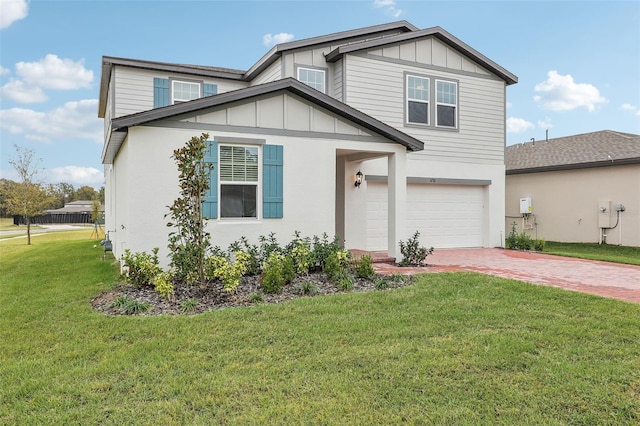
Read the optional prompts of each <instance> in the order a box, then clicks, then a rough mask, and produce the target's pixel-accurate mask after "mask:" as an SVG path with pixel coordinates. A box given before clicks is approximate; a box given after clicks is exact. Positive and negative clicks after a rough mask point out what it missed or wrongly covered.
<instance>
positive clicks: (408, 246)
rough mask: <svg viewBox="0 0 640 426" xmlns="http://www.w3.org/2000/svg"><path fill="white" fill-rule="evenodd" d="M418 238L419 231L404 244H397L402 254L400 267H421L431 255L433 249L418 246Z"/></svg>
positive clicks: (401, 242)
mask: <svg viewBox="0 0 640 426" xmlns="http://www.w3.org/2000/svg"><path fill="white" fill-rule="evenodd" d="M419 237H420V231H416V232H415V233H414V234H413V237H411V238H409V239H408V240H407V242H406V243H405V242H404V241H400V242H399V244H400V253H402V261H401V262H400V266H422V265H424V261H425V259H426V258H427V256H428V255H430V254H432V253H433V247H431V248H426V247H422V246H420V241H419Z"/></svg>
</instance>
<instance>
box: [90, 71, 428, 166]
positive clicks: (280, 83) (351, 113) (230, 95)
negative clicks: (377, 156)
mask: <svg viewBox="0 0 640 426" xmlns="http://www.w3.org/2000/svg"><path fill="white" fill-rule="evenodd" d="M280 91H287V92H290V93H292V94H294V95H297V96H299V97H301V98H303V99H305V100H307V101H310V102H312V103H313V104H315V105H318V106H320V107H322V108H324V109H326V110H328V111H330V112H332V113H334V114H336V115H338V116H340V117H343V118H346V119H347V120H349V121H351V122H353V123H355V124H357V125H359V126H362V127H363V128H365V129H367V130H369V131H372V132H374V133H377V134H379V135H382V136H384V137H386V138H388V139H389V140H392V141H394V142H396V143H399V144H401V145H404V146H405V147H406V148H407V150H408V151H420V150H422V149H424V143H423V142H422V141H420V140H418V139H416V138H414V137H412V136H409V135H408V134H406V133H404V132H401V131H400V130H398V129H396V128H395V127H392V126H389V125H388V124H385V123H383V122H381V121H379V120H377V119H375V118H373V117H371V116H370V115H367V114H365V113H363V112H361V111H359V110H357V109H355V108H353V107H350V106H349V105H347V104H344V103H342V102H340V101H338V100H337V99H335V98H332V97H331V96H329V95H326V94H324V93H321V92H319V91H317V90H316V89H313V88H312V87H309V86H307V85H306V84H304V83H301V82H299V81H298V80H296V79H293V78H285V79H282V80H276V81H273V82H270V83H264V84H259V85H256V86H250V87H247V88H244V89H238V90H234V91H230V92H225V93H221V94H219V95H215V96H207V97H204V98H199V99H195V100H192V101H189V102H182V103H179V104H175V105H169V106H166V107H162V108H155V109H152V110H148V111H143V112H139V113H136V114H130V115H126V116H123V117H118V118H114V119H113V120H112V129H113V132H112V134H114V133H119V134H120V136H119V137H116V138H112V140H110V141H109V142H108V144H107V146H105V149H104V152H103V155H102V160H103V163H108V162H109V161H110V159H111V158H113V157H114V156H115V154H116V153H117V152H118V150H119V149H120V144H121V143H122V141H123V140H124V132H126V131H127V130H128V128H129V127H133V126H140V125H144V124H147V123H150V122H153V121H158V120H164V119H167V118H171V117H180V116H183V115H188V114H194V113H196V112H198V111H201V110H206V109H210V108H216V107H222V106H224V105H227V104H231V103H233V102H239V101H246V100H249V99H251V98H255V97H258V96H265V95H269V94H275V93H276V92H280Z"/></svg>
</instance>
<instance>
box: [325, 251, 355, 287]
mask: <svg viewBox="0 0 640 426" xmlns="http://www.w3.org/2000/svg"><path fill="white" fill-rule="evenodd" d="M349 257H350V253H349V251H348V250H337V251H335V252H333V253H331V254H330V255H329V256H328V257H327V258H326V259H325V262H324V266H323V268H322V272H324V273H325V274H327V278H329V281H331V282H333V283H337V282H338V281H340V280H341V279H342V278H344V277H345V275H347V273H348V270H349Z"/></svg>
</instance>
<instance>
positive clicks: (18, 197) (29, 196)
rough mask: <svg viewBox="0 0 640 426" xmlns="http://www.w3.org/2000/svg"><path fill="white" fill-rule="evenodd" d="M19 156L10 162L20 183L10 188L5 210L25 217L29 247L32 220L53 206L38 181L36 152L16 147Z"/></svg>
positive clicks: (38, 170)
mask: <svg viewBox="0 0 640 426" xmlns="http://www.w3.org/2000/svg"><path fill="white" fill-rule="evenodd" d="M15 149H16V152H17V154H18V156H17V157H16V158H12V159H10V160H9V164H11V165H12V166H13V167H14V168H15V169H16V172H17V173H18V176H20V182H18V183H17V184H16V185H13V186H11V187H10V188H8V190H7V193H6V194H5V200H4V202H5V208H6V211H7V213H8V214H14V215H20V216H24V218H25V220H26V223H27V245H30V244H31V218H32V217H35V216H39V215H41V214H42V213H43V212H44V210H45V209H46V208H47V207H48V206H49V205H50V204H51V201H52V198H51V197H50V196H49V194H48V193H47V191H46V190H45V189H44V188H43V187H42V184H41V183H40V182H38V181H37V176H38V173H39V172H40V168H39V167H38V163H39V162H40V160H39V159H37V160H36V159H35V158H34V155H35V152H34V151H32V150H30V149H27V148H22V147H19V146H17V145H15Z"/></svg>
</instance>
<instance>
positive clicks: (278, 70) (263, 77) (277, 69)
mask: <svg viewBox="0 0 640 426" xmlns="http://www.w3.org/2000/svg"><path fill="white" fill-rule="evenodd" d="M281 78H282V60H281V59H280V58H278V59H277V60H276V61H275V62H274V63H273V64H271V65H269V66H268V67H267V69H265V70H264V71H262V72H261V73H260V74H259V75H258V76H257V77H256V78H254V79H253V81H251V85H252V86H255V85H257V84H263V83H269V82H271V81H276V80H280V79H281Z"/></svg>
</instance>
